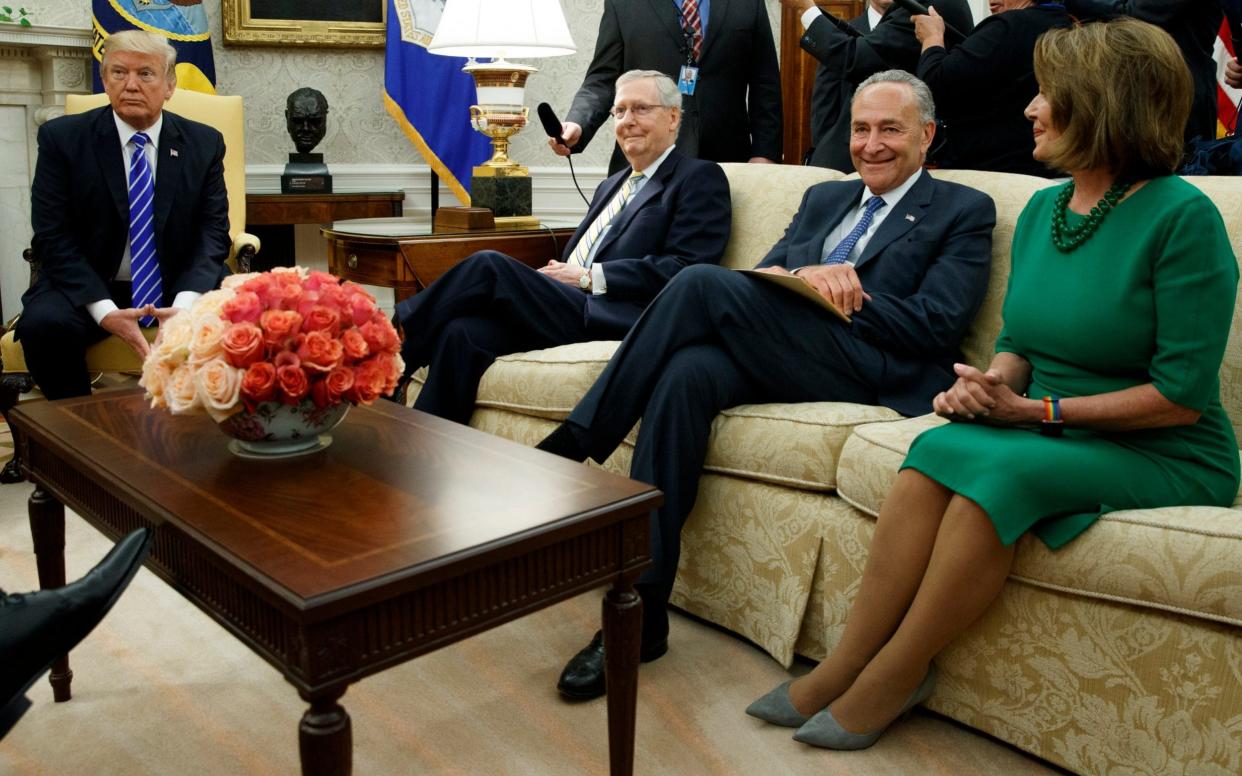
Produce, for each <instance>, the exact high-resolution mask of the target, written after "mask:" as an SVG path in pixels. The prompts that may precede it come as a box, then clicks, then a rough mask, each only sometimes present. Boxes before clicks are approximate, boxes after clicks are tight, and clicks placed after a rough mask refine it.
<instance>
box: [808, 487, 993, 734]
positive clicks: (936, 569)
mask: <svg viewBox="0 0 1242 776" xmlns="http://www.w3.org/2000/svg"><path fill="white" fill-rule="evenodd" d="M1014 549H1015V548H1014V547H1012V546H1011V547H1006V546H1004V545H1002V544H1001V542H1000V538H999V537H998V536H997V535H996V529H995V528H994V527H993V526H992V521H991V520H989V519H988V516H987V513H985V512H984V511H983V510H982V509H981V508H980V507H979V505H978V504H976V503H975V502H973V501H971V500H970V499H968V498H966V497H964V496H960V495H955V496H953V499H952V501H951V502H950V503H949V508H948V510H946V511H945V515H944V519H943V520H942V521H941V523H940V530H939V532H938V533H937V534H936V544H935V547H934V548H933V550H932V554H931V559H930V561H929V562H928V564H927V573H926V575H925V576H924V577H923V582H922V584H920V585H919V588H918V593H917V594H915V596H914V602H913V603H912V604H911V605H910V610H909V611H908V612H907V613H906V616H905V617H904V618H903V619H902V621H901V625H900V626H898V628H897V631H896V633H894V634H893V637H892V638H891V639H889V641H888V643H887V644H885V645H884V647H883V648H882V649H881V650H880V651H879V652H878V653H877V654H876V656H875V658H873V659H872V660H871V662H870V663H868V664H867V667H866V668H864V669H863V671H862V673H860V674H859V675H858V679H857V680H855V682H854V683H853V684H852V685H851V686H850V688H849V689H848V690H847V691H846V692H845V693H844V694H843V695H841V697H839V698H837V699H836V700H835V701H833V702H832V716H833V718H834V719H836V721H837V722H838V723H839V724H840V725H841V726H842V727H843V728H845V729H846V730H848V731H851V732H856V733H861V732H868V731H872V730H878V729H879V728H881V727H883V726H884V725H886V724H888V723H889V722H890V721H892V719H893V718H894V717H896V716H897V712H898V711H899V710H900V709H901V707H902V706H903V705H904V704H905V702H906V700H907V699H908V698H909V697H910V695H911V694H912V693H913V692H914V690H915V688H916V687H918V685H919V683H920V682H921V681H922V680H923V677H924V675H926V673H927V669H928V666H929V665H930V664H931V660H932V658H933V657H935V656H936V654H937V653H938V652H940V650H942V649H944V648H945V646H946V645H948V643H949V642H950V641H952V640H953V639H955V638H957V636H959V635H960V634H961V633H962V632H963V631H965V630H966V629H967V628H968V627H970V625H971V624H972V623H973V622H974V621H975V620H977V619H978V618H979V616H980V615H982V614H983V612H984V611H986V610H987V608H988V606H990V605H991V603H992V601H994V600H995V599H996V597H997V596H998V595H999V594H1000V591H1001V587H1002V586H1004V584H1005V579H1006V578H1007V577H1008V576H1009V569H1010V567H1011V566H1012V565H1013V556H1014ZM873 555H874V553H873Z"/></svg>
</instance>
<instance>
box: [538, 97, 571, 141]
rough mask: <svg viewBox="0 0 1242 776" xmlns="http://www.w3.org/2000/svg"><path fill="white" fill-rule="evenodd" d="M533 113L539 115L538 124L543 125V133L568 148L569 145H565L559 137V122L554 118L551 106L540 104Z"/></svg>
mask: <svg viewBox="0 0 1242 776" xmlns="http://www.w3.org/2000/svg"><path fill="white" fill-rule="evenodd" d="M535 112H536V113H538V114H539V123H540V124H543V131H544V132H547V133H548V137H550V138H552V139H553V140H555V141H556V142H558V143H560V144H561V145H563V146H565V147H566V148H569V143H566V142H565V138H563V137H561V121H560V119H558V118H557V117H556V113H554V112H553V111H552V106H551V105H549V104H547V103H546V102H541V103H539V106H538V107H536V108H535Z"/></svg>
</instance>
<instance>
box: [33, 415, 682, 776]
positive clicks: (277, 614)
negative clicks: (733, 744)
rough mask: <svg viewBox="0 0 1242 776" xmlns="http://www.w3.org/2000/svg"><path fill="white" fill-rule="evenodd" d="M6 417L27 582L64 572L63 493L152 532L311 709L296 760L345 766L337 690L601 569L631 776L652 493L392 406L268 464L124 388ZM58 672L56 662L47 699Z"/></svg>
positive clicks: (164, 556) (90, 517)
mask: <svg viewBox="0 0 1242 776" xmlns="http://www.w3.org/2000/svg"><path fill="white" fill-rule="evenodd" d="M9 418H10V422H11V424H12V426H13V431H14V435H15V438H16V440H17V445H18V447H19V449H20V450H21V458H22V462H23V469H24V470H25V473H26V476H27V477H28V478H29V479H30V480H31V481H32V482H34V483H35V485H36V489H35V491H34V493H33V495H31V497H30V526H31V533H32V535H33V537H34V545H35V552H36V554H37V560H38V568H39V583H40V585H41V586H42V587H44V588H49V587H58V586H61V585H63V584H64V583H65V565H64V529H65V522H64V519H65V511H64V507H65V506H69V507H70V508H71V509H73V510H74V511H75V512H77V513H78V514H79V515H81V516H82V517H83V518H84V519H85V520H86V521H87V522H89V523H91V524H92V525H94V526H95V527H96V528H98V529H99V530H100V531H102V532H103V533H104V534H106V535H108V536H110V537H112V538H114V539H115V538H119V537H121V536H123V535H124V534H126V533H128V532H129V531H132V530H134V529H135V528H138V527H140V526H153V527H155V529H156V534H155V541H154V542H153V549H152V551H151V557H150V559H149V560H148V561H147V566H148V567H149V568H150V569H151V570H152V571H153V572H155V573H156V574H157V575H159V576H160V577H161V578H162V579H164V580H165V581H166V582H167V583H168V584H169V585H171V586H172V587H173V588H175V589H176V590H177V591H178V592H180V593H181V594H182V595H184V596H185V597H186V598H188V599H189V600H190V601H191V602H193V603H194V604H195V605H196V606H198V607H199V608H200V609H202V610H203V611H205V612H206V613H207V614H209V615H211V616H212V617H213V618H214V619H215V620H216V622H218V623H220V624H221V625H222V626H224V628H225V630H227V631H228V632H229V633H232V634H233V635H234V636H236V637H237V638H238V639H240V640H241V641H242V642H243V643H244V644H246V645H247V646H249V647H250V648H251V649H253V650H254V651H255V652H257V653H258V654H259V655H260V656H261V657H263V658H264V659H265V660H267V661H268V662H269V663H271V664H272V665H273V666H275V667H276V668H277V669H278V670H280V671H281V673H282V674H284V676H285V678H286V679H287V680H288V681H289V682H290V683H291V684H292V685H293V686H294V687H296V688H297V690H298V693H299V694H300V695H301V697H302V698H303V699H304V700H305V701H307V702H308V703H309V704H310V708H309V709H308V710H307V711H306V713H305V714H304V715H303V716H302V719H301V723H300V725H299V743H300V750H301V757H302V772H303V773H306V774H312V773H313V774H320V773H332V774H345V773H349V771H350V767H351V761H352V743H351V732H350V719H349V715H348V714H347V713H346V711H345V709H344V708H342V706H341V705H340V703H339V701H340V699H341V696H342V695H344V693H345V690H346V688H347V687H348V686H349V685H350V684H351V683H353V682H356V681H358V680H359V679H362V678H363V677H365V676H368V675H370V674H374V673H377V672H379V671H383V670H384V669H386V668H389V667H391V666H394V665H397V664H399V663H402V662H404V661H406V660H409V659H411V658H414V657H417V656H418V655H421V654H424V653H427V652H431V651H432V650H435V649H439V648H440V647H445V646H448V645H449V644H452V643H453V642H455V641H458V640H460V639H463V638H466V637H467V636H471V635H473V634H476V633H479V632H481V631H484V630H487V629H488V628H491V627H494V626H496V625H499V624H501V623H503V622H506V621H508V620H512V619H514V618H517V617H521V616H522V615H524V614H528V613H530V612H533V611H536V610H538V609H541V608H543V607H546V606H549V605H551V604H553V603H556V602H557V601H561V600H564V599H566V598H569V597H570V596H573V595H575V594H577V593H580V592H582V591H585V590H589V589H591V588H594V587H598V586H600V585H602V584H605V583H611V584H612V587H611V589H610V590H609V591H608V593H607V595H606V596H605V599H604V605H603V628H604V634H605V639H606V641H607V644H608V652H607V660H608V664H607V671H608V741H609V752H610V761H611V763H610V764H611V767H612V772H613V773H625V774H628V773H630V772H631V770H632V767H633V756H634V713H635V703H636V692H637V682H638V679H637V676H638V673H637V668H638V656H639V642H640V636H641V628H642V624H641V610H642V603H641V601H640V599H639V598H638V596H637V595H636V594H635V593H634V588H633V583H634V581H635V579H637V577H638V575H639V573H640V572H641V571H642V570H643V569H645V568H646V567H647V566H648V565H650V563H651V560H650V557H649V549H648V534H649V531H650V525H649V518H648V512H649V511H650V510H652V509H654V508H655V507H657V506H658V505H659V504H660V502H661V500H662V496H661V494H660V492H659V491H658V490H655V489H654V488H652V487H650V486H648V485H644V484H641V483H638V482H634V481H632V480H627V479H625V478H623V477H618V476H616V475H613V474H608V473H606V472H602V471H599V470H596V469H590V468H587V467H585V466H580V465H578V464H575V463H572V462H570V461H566V460H563V459H560V458H557V457H555V456H552V455H548V454H546V453H542V452H539V451H537V450H534V449H531V448H527V447H523V446H521V445H518V444H515V443H513V442H509V441H507V440H504V439H501V438H499V437H495V436H491V435H489V434H485V433H483V432H480V431H476V430H474V429H471V428H466V427H464V426H459V425H457V424H454V423H449V422H447V421H444V420H440V419H438V418H435V417H432V416H430V415H425V414H423V413H420V412H416V411H414V410H411V409H407V408H405V407H401V406H398V405H395V404H391V403H388V402H378V403H377V404H376V405H375V406H373V407H356V408H354V409H352V410H350V413H349V415H348V416H347V417H346V419H345V422H344V423H342V424H341V425H340V426H338V427H337V428H336V429H335V430H334V431H333V434H332V436H333V441H332V444H331V446H329V447H328V448H327V449H326V450H323V451H321V452H318V453H315V454H312V455H309V456H306V457H301V458H291V459H286V460H276V461H252V460H243V459H241V458H237V457H235V456H233V455H232V454H231V453H229V452H228V451H227V450H226V448H225V443H226V439H225V437H224V436H223V435H222V434H221V433H220V432H219V431H218V430H217V429H216V428H215V427H214V425H213V424H212V422H211V421H210V420H209V419H208V418H207V417H205V416H182V417H174V416H172V415H169V414H168V413H167V412H164V411H153V410H150V409H148V408H147V406H146V403H145V401H144V400H143V397H142V395H141V394H140V393H137V392H133V391H119V392H106V393H100V394H97V395H96V396H94V397H88V398H82V399H66V400H62V401H56V402H31V403H27V404H22V405H20V406H18V407H17V408H16V409H14V410H13V412H12V413H11V414H10V416H9ZM71 678H72V673H71V672H70V671H69V666H68V658H67V657H66V658H65V659H64V660H63V661H61V662H60V663H58V664H57V665H56V666H54V667H53V669H52V676H51V682H52V687H53V691H54V695H55V698H56V700H58V701H66V700H68V699H69V684H70V680H71ZM480 733H482V731H480Z"/></svg>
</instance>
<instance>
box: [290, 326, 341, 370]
mask: <svg viewBox="0 0 1242 776" xmlns="http://www.w3.org/2000/svg"><path fill="white" fill-rule="evenodd" d="M305 336H306V339H305V340H303V341H302V344H301V345H300V346H299V347H298V358H300V359H302V367H303V368H304V369H310V370H315V371H318V372H327V371H328V370H330V369H331V368H332V367H334V366H336V365H337V364H339V363H341V355H342V353H343V348H342V346H341V341H340V340H338V339H336V338H335V337H333V336H332V335H331V334H329V333H328V332H326V331H312V332H310V333H309V334H307V335H305Z"/></svg>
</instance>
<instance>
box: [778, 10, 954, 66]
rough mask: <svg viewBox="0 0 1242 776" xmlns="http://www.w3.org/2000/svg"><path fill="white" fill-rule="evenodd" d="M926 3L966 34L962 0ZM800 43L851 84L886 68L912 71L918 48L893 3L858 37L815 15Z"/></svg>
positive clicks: (907, 16)
mask: <svg viewBox="0 0 1242 776" xmlns="http://www.w3.org/2000/svg"><path fill="white" fill-rule="evenodd" d="M927 5H930V6H932V7H934V8H935V9H936V11H937V13H939V14H940V15H941V16H943V17H945V21H946V22H948V23H949V24H951V25H953V26H954V27H955V28H957V29H959V30H961V31H962V32H964V33H968V34H969V32H970V30H971V29H972V28H973V26H974V22H973V21H972V19H971V16H970V8H969V7H968V6H967V5H966V2H965V0H932V2H929V3H927ZM800 43H801V45H802V48H803V49H805V50H806V52H807V53H808V54H810V55H811V56H813V57H815V58H816V59H818V60H819V61H820V62H822V63H823V64H824V65H826V66H827V67H829V68H831V69H833V70H834V71H836V72H838V73H841V74H842V75H843V76H844V77H845V79H846V80H848V81H850V82H851V83H854V84H857V83H860V82H861V81H862V80H863V79H864V78H866V77H867V76H869V75H873V74H875V73H878V72H880V71H881V70H888V69H890V68H898V69H901V70H907V71H909V72H911V73H913V72H914V70H915V68H916V67H917V66H918V59H919V52H920V50H921V49H922V46H921V45H920V44H919V42H918V39H917V38H915V37H914V22H912V21H911V20H910V13H909V12H908V11H906V10H905V9H904V8H899V7H897V6H893V7H892V8H890V9H889V10H888V12H887V13H886V14H884V18H883V20H882V21H881V22H880V24H877V25H876V27H875V29H874V30H872V31H871V32H869V33H867V34H866V35H864V36H863V37H861V38H855V37H852V36H850V35H848V34H846V33H844V32H842V31H840V30H838V29H837V28H836V27H835V26H834V25H833V24H832V22H830V21H829V20H828V19H816V20H815V21H814V22H812V23H811V26H810V27H808V28H807V29H806V32H805V33H804V34H803V35H802V40H801V41H800Z"/></svg>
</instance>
